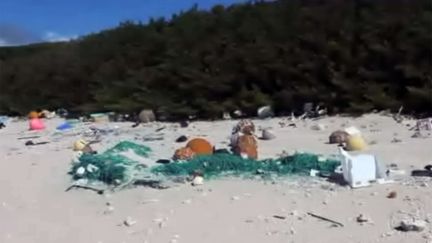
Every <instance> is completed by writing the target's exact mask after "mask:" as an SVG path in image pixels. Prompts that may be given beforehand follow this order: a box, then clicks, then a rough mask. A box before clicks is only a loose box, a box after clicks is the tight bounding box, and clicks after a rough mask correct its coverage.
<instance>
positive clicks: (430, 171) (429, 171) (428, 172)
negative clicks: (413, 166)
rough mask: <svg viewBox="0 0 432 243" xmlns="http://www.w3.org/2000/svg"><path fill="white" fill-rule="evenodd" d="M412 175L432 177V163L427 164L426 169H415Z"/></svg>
mask: <svg viewBox="0 0 432 243" xmlns="http://www.w3.org/2000/svg"><path fill="white" fill-rule="evenodd" d="M411 176H416V177H432V165H427V166H425V169H424V170H413V171H411Z"/></svg>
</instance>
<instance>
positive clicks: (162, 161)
mask: <svg viewBox="0 0 432 243" xmlns="http://www.w3.org/2000/svg"><path fill="white" fill-rule="evenodd" d="M156 163H158V164H164V165H165V164H169V163H171V160H169V159H160V160H157V161H156Z"/></svg>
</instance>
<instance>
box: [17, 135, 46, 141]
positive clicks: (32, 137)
mask: <svg viewBox="0 0 432 243" xmlns="http://www.w3.org/2000/svg"><path fill="white" fill-rule="evenodd" d="M40 137H41V136H29V137H20V138H18V140H27V139H35V138H40Z"/></svg>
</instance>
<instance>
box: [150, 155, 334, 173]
mask: <svg viewBox="0 0 432 243" xmlns="http://www.w3.org/2000/svg"><path fill="white" fill-rule="evenodd" d="M339 165H340V162H339V161H338V160H334V159H323V158H321V157H319V156H318V155H314V154H309V153H299V154H294V155H291V156H286V157H282V158H278V159H267V160H253V159H243V158H241V157H239V156H236V155H233V154H228V153H220V154H214V155H205V156H198V157H195V158H194V159H192V160H190V161H185V162H177V163H170V164H166V165H160V166H156V167H153V168H152V169H151V171H152V172H153V173H156V174H162V175H164V176H187V175H190V174H192V173H196V172H199V173H202V174H204V176H205V177H207V178H212V177H218V176H226V175H232V176H248V175H255V174H267V175H269V174H275V175H279V176H284V175H289V174H304V175H306V174H307V175H308V174H309V173H310V171H311V170H318V171H320V172H321V173H332V172H334V170H335V169H336V167H338V166H339Z"/></svg>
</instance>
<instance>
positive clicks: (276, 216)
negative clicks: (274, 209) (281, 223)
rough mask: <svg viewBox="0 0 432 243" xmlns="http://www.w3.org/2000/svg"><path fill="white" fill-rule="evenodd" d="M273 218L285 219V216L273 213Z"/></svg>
mask: <svg viewBox="0 0 432 243" xmlns="http://www.w3.org/2000/svg"><path fill="white" fill-rule="evenodd" d="M273 218H275V219H281V220H285V219H286V218H287V217H285V216H280V215H273Z"/></svg>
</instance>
